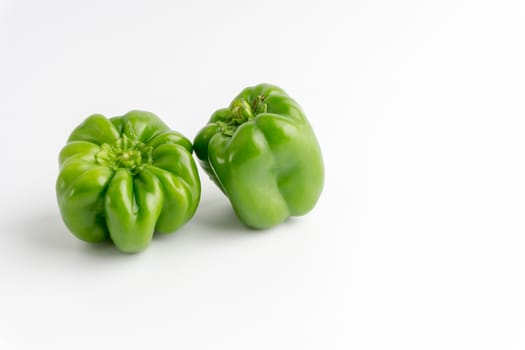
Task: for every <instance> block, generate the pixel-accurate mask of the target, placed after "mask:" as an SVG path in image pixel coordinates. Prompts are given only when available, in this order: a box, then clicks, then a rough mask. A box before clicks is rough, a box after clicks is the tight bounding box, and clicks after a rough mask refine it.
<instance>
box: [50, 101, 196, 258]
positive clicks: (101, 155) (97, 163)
mask: <svg viewBox="0 0 525 350" xmlns="http://www.w3.org/2000/svg"><path fill="white" fill-rule="evenodd" d="M191 153H192V144H191V142H190V141H189V140H188V139H187V138H185V137H184V136H183V135H181V134H180V133H178V132H176V131H172V130H170V129H169V128H168V126H167V125H166V124H164V123H163V122H162V121H161V120H160V119H159V118H158V117H157V116H156V115H154V114H152V113H149V112H143V111H131V112H129V113H127V114H125V115H123V116H120V117H114V118H110V119H107V118H106V117H104V116H102V115H100V114H95V115H92V116H90V117H88V118H87V119H86V120H85V121H84V122H83V123H82V124H80V125H79V126H78V127H77V128H76V129H75V130H74V131H73V132H72V133H71V136H70V137H69V140H68V142H67V144H66V146H65V147H64V148H63V149H62V151H61V152H60V156H59V163H60V173H59V175H58V179H57V182H56V193H57V199H58V205H59V207H60V212H61V215H62V219H63V220H64V223H65V224H66V226H67V227H68V228H69V230H70V231H71V232H72V233H73V234H75V235H76V236H77V237H78V238H80V239H81V240H84V241H86V242H100V241H104V240H107V239H111V241H113V243H114V244H115V245H116V246H117V248H119V249H120V250H121V251H124V252H129V253H133V252H139V251H142V250H144V249H145V248H146V247H147V246H148V245H149V243H150V241H151V239H152V236H153V233H154V232H155V231H157V232H161V233H169V232H173V231H175V230H177V229H178V228H179V227H180V226H182V225H183V224H184V223H185V222H187V221H188V220H189V219H190V218H191V217H192V216H193V214H194V213H195V210H196V208H197V205H198V203H199V200H200V180H199V176H198V171H197V168H196V166H195V162H194V160H193V157H192V156H191Z"/></svg>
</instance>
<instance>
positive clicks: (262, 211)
mask: <svg viewBox="0 0 525 350" xmlns="http://www.w3.org/2000/svg"><path fill="white" fill-rule="evenodd" d="M193 150H194V151H195V154H196V155H197V157H198V159H199V161H200V164H201V166H202V168H203V169H204V170H205V171H206V173H207V174H208V175H209V176H210V178H211V179H212V180H213V181H214V182H215V183H216V184H217V185H218V186H219V188H220V189H221V190H222V192H223V193H224V194H225V195H226V196H227V197H228V198H229V200H230V202H231V204H232V207H233V210H234V211H235V213H236V214H237V216H238V217H239V219H240V220H241V221H242V222H244V223H245V224H246V225H247V226H249V227H252V228H256V229H264V228H269V227H272V226H275V225H277V224H279V223H281V222H282V221H284V220H285V219H286V218H288V217H289V216H297V215H304V214H306V213H307V212H309V211H310V210H311V209H312V208H313V207H314V205H315V203H316V202H317V200H318V198H319V195H320V194H321V190H322V187H323V180H324V167H323V160H322V156H321V151H320V148H319V144H318V142H317V139H316V137H315V135H314V132H313V130H312V128H311V126H310V124H309V122H308V120H307V119H306V117H305V115H304V113H303V111H302V109H301V107H300V106H299V105H298V104H297V102H295V101H294V100H293V99H292V98H290V97H289V96H288V95H287V94H286V93H285V92H284V91H283V90H282V89H280V88H278V87H276V86H272V85H268V84H260V85H257V86H254V87H248V88H246V89H244V90H243V91H242V92H241V93H240V94H239V95H238V96H237V97H236V98H235V99H234V100H233V101H232V103H231V104H230V106H229V107H228V108H223V109H219V110H218V111H216V112H215V113H213V115H212V116H211V118H210V120H209V122H208V124H207V125H206V126H205V127H204V128H203V129H202V130H201V131H200V132H199V133H198V134H197V136H196V137H195V140H194V142H193V145H192V143H191V142H190V141H189V140H188V139H187V138H186V137H184V136H183V135H182V134H180V133H178V132H176V131H173V130H170V129H169V128H168V126H167V125H166V124H164V123H163V122H162V121H161V120H160V119H159V118H158V117H157V116H156V115H154V114H152V113H149V112H143V111H131V112H129V113H127V114H125V115H123V116H120V117H114V118H110V119H107V118H106V117H104V116H102V115H100V114H95V115H92V116H90V117H88V118H87V119H86V120H85V121H84V122H83V123H82V124H80V125H79V126H78V127H77V128H76V129H75V130H74V131H73V132H72V133H71V135H70V137H69V139H68V142H67V144H66V146H65V147H64V148H63V149H62V151H61V152H60V156H59V163H60V173H59V176H58V179H57V182H56V193H57V199H58V205H59V208H60V212H61V215H62V219H63V221H64V223H65V224H66V226H67V227H68V228H69V230H70V231H71V232H72V233H73V234H74V235H75V236H77V237H78V238H80V239H81V240H83V241H87V242H100V241H104V240H108V239H110V240H111V241H113V243H114V244H115V245H116V246H117V248H118V249H120V250H121V251H124V252H129V253H134V252H140V251H142V250H144V249H146V248H147V246H148V245H149V243H150V241H151V239H152V237H153V234H154V232H160V233H169V232H174V231H175V230H177V229H178V228H179V227H180V226H182V225H183V224H184V223H186V222H187V221H188V220H189V219H190V218H191V217H192V216H193V215H194V213H195V211H196V209H197V206H198V204H199V200H200V193H201V184H200V179H199V175H198V171H197V167H196V165H195V162H194V160H193V157H192V151H193Z"/></svg>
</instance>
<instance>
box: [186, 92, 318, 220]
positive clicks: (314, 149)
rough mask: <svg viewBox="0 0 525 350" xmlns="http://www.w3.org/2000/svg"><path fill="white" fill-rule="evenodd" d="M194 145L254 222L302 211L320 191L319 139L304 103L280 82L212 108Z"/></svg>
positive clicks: (233, 200)
mask: <svg viewBox="0 0 525 350" xmlns="http://www.w3.org/2000/svg"><path fill="white" fill-rule="evenodd" d="M193 146H194V149H195V154H196V155H197V157H198V158H199V160H200V164H201V166H202V168H203V169H204V170H205V171H206V172H207V173H208V175H209V176H210V178H211V179H212V180H213V181H214V182H215V183H216V184H217V185H218V186H219V188H220V189H221V190H222V191H223V192H224V194H226V196H227V197H228V198H229V200H230V202H231V204H232V207H233V209H234V211H235V213H236V214H237V216H238V217H239V218H240V220H241V221H242V222H244V223H245V224H246V225H248V226H250V227H252V228H258V229H262V228H269V227H272V226H274V225H277V224H279V223H281V222H282V221H284V220H285V219H286V218H288V217H289V216H298V215H304V214H306V213H307V212H309V211H310V210H311V209H312V208H313V207H314V205H315V204H316V202H317V200H318V198H319V196H320V194H321V190H322V188H323V182H324V166H323V159H322V156H321V150H320V147H319V144H318V142H317V139H316V137H315V135H314V132H313V130H312V128H311V126H310V124H309V122H308V120H307V119H306V117H305V115H304V112H303V111H302V109H301V107H300V106H299V105H298V104H297V102H295V101H294V100H293V99H292V98H290V97H289V96H288V95H287V94H286V93H285V92H284V91H283V90H282V89H280V88H278V87H276V86H272V85H268V84H260V85H257V86H254V87H248V88H246V89H244V90H243V91H242V92H241V93H240V94H239V95H238V96H237V97H236V98H235V99H234V100H233V101H232V103H231V104H230V106H229V107H228V108H223V109H219V110H217V111H216V112H215V113H213V114H212V116H211V118H210V120H209V122H208V124H207V125H206V126H205V127H204V128H203V129H201V130H200V132H199V133H198V134H197V136H196V137H195V140H194V142H193Z"/></svg>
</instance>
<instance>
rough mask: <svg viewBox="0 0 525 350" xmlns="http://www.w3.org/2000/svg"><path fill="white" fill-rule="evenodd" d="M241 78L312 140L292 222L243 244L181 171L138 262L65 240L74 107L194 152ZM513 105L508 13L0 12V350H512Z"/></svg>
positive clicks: (267, 5) (521, 261) (520, 11)
mask: <svg viewBox="0 0 525 350" xmlns="http://www.w3.org/2000/svg"><path fill="white" fill-rule="evenodd" d="M260 82H269V83H273V84H276V85H279V86H281V87H283V88H284V89H285V90H286V91H287V92H288V93H289V94H290V95H291V96H292V97H294V98H295V99H296V100H297V101H298V102H299V103H300V104H301V105H302V106H303V108H304V110H305V111H306V113H307V115H308V117H309V119H310V121H311V123H312V125H313V127H314V129H315V131H316V133H317V136H318V138H319V142H320V144H321V146H322V150H323V154H324V159H325V166H326V184H325V188H324V192H323V194H322V196H321V198H320V201H319V203H318V205H317V206H316V207H315V209H314V210H313V211H312V212H311V213H310V214H308V215H307V216H305V217H301V218H295V219H292V220H289V221H287V222H286V223H284V224H283V225H281V226H279V227H277V228H275V229H272V230H268V231H263V232H256V231H250V230H248V229H246V228H245V227H243V226H242V225H241V224H240V223H239V222H238V221H237V219H236V218H235V216H234V215H233V214H232V211H231V209H230V207H229V203H228V201H227V200H226V199H225V197H224V196H223V195H222V194H221V193H220V192H219V191H218V190H217V189H216V188H215V186H214V185H213V184H212V183H211V182H210V181H209V180H208V179H207V177H206V176H202V182H203V192H202V201H201V204H200V207H199V209H198V211H197V213H196V215H195V217H194V218H193V220H192V221H190V222H189V223H188V224H187V225H186V226H184V227H183V228H182V229H180V230H179V231H177V232H176V233H175V234H173V235H171V236H163V237H157V238H156V239H155V240H154V241H153V242H152V244H151V246H150V247H149V249H148V250H147V251H145V252H144V253H142V254H137V255H125V254H121V253H119V252H118V251H117V250H116V249H115V248H113V247H112V246H111V245H109V244H102V245H98V246H92V245H88V244H86V243H83V242H81V241H79V240H77V239H76V238H75V237H74V236H72V235H71V234H69V233H68V231H67V230H66V228H65V227H64V225H63V224H62V221H61V219H60V217H59V214H58V209H57V205H56V201H55V192H54V182H55V179H56V176H57V171H58V164H57V155H58V152H59V151H60V149H61V147H62V146H63V145H64V143H65V141H66V139H67V137H68V135H69V133H70V132H71V130H72V129H73V128H74V127H75V126H76V125H77V124H79V123H80V122H81V121H82V120H83V119H84V118H85V117H87V116H88V115H90V114H92V113H96V112H98V113H102V114H105V115H107V116H115V115H122V114H124V113H125V112H127V111H128V110H130V109H143V110H150V111H152V112H155V113H156V114H158V115H159V116H160V117H161V118H162V119H164V120H165V121H166V123H168V124H169V125H170V127H172V128H173V129H175V130H178V131H180V132H182V133H184V134H185V135H186V136H187V137H189V138H190V139H193V137H194V135H195V134H196V133H197V131H198V130H199V129H200V127H202V126H203V125H204V123H205V122H206V121H207V118H208V117H209V116H210V114H211V113H212V112H213V111H214V110H215V109H217V108H220V107H223V106H226V105H227V104H228V103H229V102H230V100H231V99H232V98H233V97H234V96H235V95H236V94H237V93H238V92H239V91H240V90H241V89H242V88H244V87H245V86H249V85H253V84H257V83H260ZM524 96H525V3H524V2H523V1H518V0H516V1H467V0H454V1H415V0H414V1H408V0H403V1H384V0H370V1H364V0H362V1H339V2H338V1H330V0H326V1H319V2H309V1H285V0H280V1H273V0H264V1H258V2H249V1H222V2H219V1H171V2H169V1H166V2H160V1H143V2H140V1H83V2H80V1H56V0H55V1H36V0H35V1H14V0H13V1H0V111H1V115H0V118H1V119H0V125H1V129H0V130H1V137H0V149H1V159H2V166H1V168H2V171H1V172H0V193H1V203H2V205H1V207H2V209H1V212H0V234H1V236H0V348H1V349H44V348H45V349H106V348H112V349H123V348H126V349H148V348H152V349H153V348H156V349H157V348H158V349H162V348H165V349H403V350H406V349H525V297H524V296H525V282H524V278H525V222H524V217H525V215H524V214H525V166H524V163H525V119H524V118H525V113H524V112H525V107H524ZM201 175H203V173H202V172H201Z"/></svg>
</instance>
